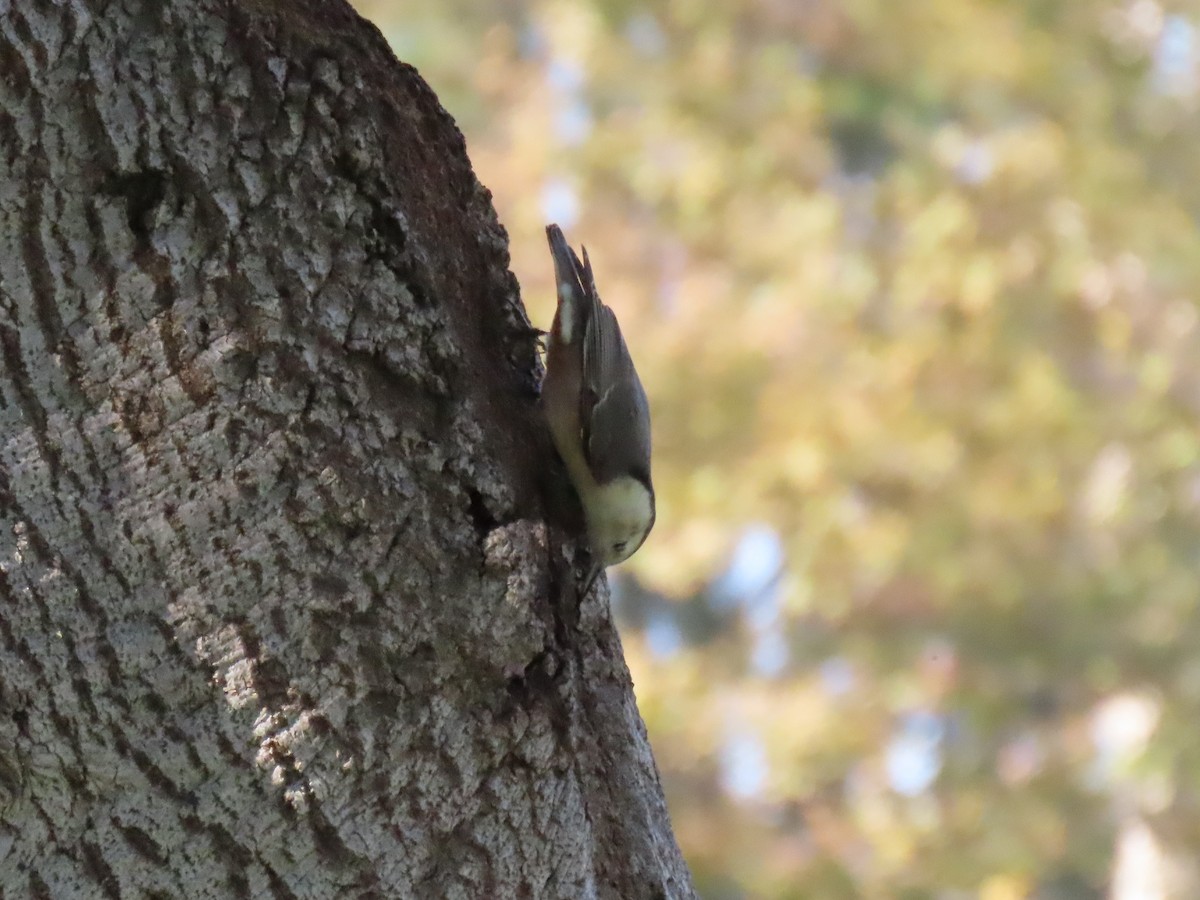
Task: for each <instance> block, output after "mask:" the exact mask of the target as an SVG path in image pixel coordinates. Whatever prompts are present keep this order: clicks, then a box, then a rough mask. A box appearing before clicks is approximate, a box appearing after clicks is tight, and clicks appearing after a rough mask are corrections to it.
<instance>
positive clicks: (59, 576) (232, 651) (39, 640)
mask: <svg viewBox="0 0 1200 900" xmlns="http://www.w3.org/2000/svg"><path fill="white" fill-rule="evenodd" d="M0 74H2V75H3V78H2V79H0V894H2V895H3V896H4V897H28V896H32V897H41V898H55V900H63V898H73V897H83V898H94V897H112V898H118V897H120V898H126V897H142V896H147V897H164V898H165V897H171V898H174V897H227V896H232V897H254V898H258V897H282V898H292V897H338V898H341V897H464V898H468V897H469V898H475V897H497V898H504V897H570V898H576V897H619V898H637V897H687V896H691V895H692V888H691V885H690V881H689V877H688V874H687V871H686V869H685V867H684V865H683V862H682V861H681V858H680V855H679V851H678V849H677V847H676V845H675V841H674V838H673V837H672V834H671V831H670V826H669V823H668V819H667V814H666V808H665V805H664V802H663V798H662V792H661V788H660V785H659V782H658V776H657V773H656V771H655V767H654V763H653V760H652V758H651V756H650V751H649V747H648V744H647V740H646V735H645V730H644V728H643V727H642V724H641V720H640V718H639V717H638V714H637V710H636V707H635V705H634V701H633V696H632V692H631V685H630V679H629V675H628V672H627V670H626V668H625V666H624V663H623V661H622V657H621V649H620V644H619V642H618V639H617V636H616V633H615V631H614V630H613V625H612V622H611V619H610V616H609V612H608V609H607V607H606V605H604V604H602V603H601V602H600V601H598V600H596V599H595V598H594V596H593V599H592V600H591V601H588V602H585V603H584V604H583V605H582V606H580V605H579V601H578V599H577V597H576V589H575V586H574V575H573V572H572V566H571V564H570V558H571V556H570V554H571V547H572V544H571V542H570V541H569V540H567V538H566V537H565V535H566V532H565V531H564V530H563V529H561V528H559V527H557V526H550V525H546V524H545V522H546V516H545V515H544V513H543V501H542V499H541V497H542V490H541V486H540V480H539V476H538V473H539V472H541V471H543V470H554V464H553V462H552V456H551V455H550V451H549V449H548V447H549V444H548V442H547V441H546V440H545V438H544V436H543V431H542V429H541V426H540V420H539V419H538V416H537V411H536V406H535V397H534V385H535V384H536V380H537V362H536V355H535V348H534V344H533V342H532V340H531V338H530V334H529V333H528V330H527V326H526V323H525V320H524V313H523V310H522V308H521V305H520V300H519V297H518V291H517V285H516V282H515V280H514V279H513V277H512V275H511V274H510V273H509V272H508V269H507V262H508V260H507V248H506V236H505V234H504V231H503V229H502V228H501V227H500V226H499V224H498V223H497V221H496V216H495V212H494V211H493V209H492V206H491V203H490V199H489V195H488V193H487V192H486V191H485V190H484V189H483V188H481V187H480V185H479V184H478V182H477V181H476V180H475V177H474V175H473V174H472V172H471V168H470V164H469V162H468V160H467V156H466V151H465V148H464V145H463V140H462V136H461V135H460V134H459V133H458V131H457V130H456V129H455V127H454V124H453V123H452V121H451V120H450V118H449V117H448V116H447V115H446V113H445V112H444V111H443V110H442V108H441V107H440V106H439V104H438V102H437V100H436V98H435V97H434V96H433V94H432V93H431V92H430V90H429V89H428V88H427V87H426V86H425V84H424V83H423V82H422V81H421V79H420V78H419V77H418V76H417V74H416V72H415V71H413V70H412V69H411V68H408V67H406V66H404V65H401V64H399V63H397V62H396V60H395V59H394V58H393V56H392V54H391V52H390V51H389V50H388V48H387V46H386V44H385V43H384V41H383V39H382V38H381V36H380V35H379V33H378V32H377V31H376V30H375V29H374V28H372V27H371V26H370V25H369V24H367V23H366V22H364V21H363V20H361V19H359V18H358V17H357V16H356V15H355V14H354V13H353V12H352V11H351V10H350V9H349V8H348V7H347V6H346V5H345V4H344V3H342V2H340V0H329V2H319V0H304V2H296V0H278V2H271V0H253V2H251V0H243V2H225V0H195V2H186V0H173V2H163V0H144V2H138V0H126V2H110V3H101V2H98V0H93V2H83V0H73V2H70V0H67V2H63V0H58V2H52V0H20V2H16V0H11V2H10V0H0ZM546 264H547V265H549V264H550V262H549V258H547V263H546Z"/></svg>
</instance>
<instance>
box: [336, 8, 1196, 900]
mask: <svg viewBox="0 0 1200 900" xmlns="http://www.w3.org/2000/svg"><path fill="white" fill-rule="evenodd" d="M357 6H358V8H359V10H360V11H361V12H362V13H363V14H364V15H365V16H367V17H368V18H370V19H372V20H373V21H374V22H376V23H377V24H378V26H379V27H380V29H381V30H382V31H383V33H384V35H385V36H386V37H387V38H388V40H389V41H390V42H391V43H392V45H393V47H394V48H395V50H396V53H397V55H398V56H399V57H400V58H401V59H403V60H405V61H407V62H410V63H412V64H414V65H415V66H417V68H418V69H419V70H420V71H421V73H422V74H423V75H424V77H425V78H426V80H427V81H428V82H429V83H430V84H431V85H432V87H433V88H434V90H436V92H437V93H438V95H439V97H440V98H441V100H442V102H443V104H444V105H445V106H446V107H447V108H448V109H449V110H450V112H451V113H452V114H453V115H454V116H455V118H456V119H457V121H458V122H459V125H460V127H461V128H462V130H463V132H464V133H465V135H466V138H467V145H468V149H469V152H470V154H471V158H472V160H473V162H474V165H475V168H476V171H477V172H478V174H479V176H480V179H481V180H482V181H483V183H484V184H485V185H487V186H488V187H489V188H490V189H491V190H492V191H493V193H494V195H495V202H496V206H497V208H498V210H499V213H500V218H501V221H502V222H503V223H504V224H505V226H506V227H507V228H508V231H509V234H510V236H511V238H512V255H513V268H514V271H515V272H516V274H517V276H518V278H519V279H520V282H521V284H522V287H523V294H524V300H525V303H526V305H527V306H528V308H529V310H530V314H531V317H532V318H533V320H534V322H535V323H538V324H541V325H543V326H544V327H548V325H549V321H550V319H551V316H552V312H553V296H554V288H553V281H552V275H551V266H550V259H549V256H548V253H547V250H546V244H545V239H544V235H543V226H544V224H545V223H546V222H548V221H557V222H559V223H560V224H562V225H563V226H564V228H565V229H566V231H567V234H568V237H569V238H570V239H571V241H572V242H573V243H575V244H578V243H580V242H583V243H586V244H587V246H588V248H589V251H590V253H591V256H592V260H593V263H594V265H595V267H596V272H597V280H598V282H599V286H600V290H601V292H602V294H603V296H604V298H605V300H606V301H607V302H608V303H609V304H610V305H611V306H613V307H614V309H615V310H616V311H617V313H618V315H619V316H620V319H621V322H622V325H623V327H624V329H625V332H626V334H627V335H628V336H630V344H631V348H632V352H633V355H634V358H635V359H636V360H637V363H638V366H639V369H640V371H641V373H642V377H643V380H644V381H645V384H646V387H647V390H648V391H649V393H650V397H651V403H652V405H653V411H654V412H653V415H654V426H655V483H656V487H657V491H658V497H659V515H658V524H657V527H656V529H655V531H654V533H653V535H652V536H651V538H650V540H649V541H648V542H647V544H646V546H645V547H644V548H643V550H642V551H641V552H640V553H639V554H638V555H637V556H636V557H635V558H634V559H633V560H631V562H630V563H629V564H627V565H626V566H625V567H624V568H623V569H622V570H621V571H620V572H619V573H615V577H614V579H613V580H614V582H615V594H616V597H615V601H614V602H615V604H616V609H617V614H618V617H619V621H620V623H621V626H622V632H623V635H624V641H625V649H626V653H627V656H628V659H629V663H630V666H631V668H632V670H633V673H634V677H635V680H636V682H637V691H638V698H639V702H640V705H641V709H642V712H643V714H644V716H645V718H646V722H647V724H648V726H649V729H650V734H651V739H652V742H653V745H654V750H655V754H656V757H657V760H658V763H659V766H660V768H661V771H662V774H663V778H664V782H665V786H666V789H667V792H668V798H669V801H670V803H671V808H672V814H673V819H674V823H675V827H676V832H677V834H678V837H679V840H680V842H681V844H682V846H683V849H684V852H685V854H686V855H687V857H688V860H689V863H690V865H691V867H692V869H693V871H694V873H695V877H696V881H697V886H698V888H699V889H700V891H701V893H702V895H703V896H704V897H706V898H711V900H716V898H739V897H748V898H749V897H754V898H822V900H838V898H859V897H863V898H904V900H923V898H929V900H959V898H963V900H965V898H979V900H1021V898H1038V900H1091V898H1110V900H1166V898H1189V900H1194V898H1197V897H1200V610H1198V599H1200V586H1198V585H1200V581H1198V578H1197V575H1198V572H1200V429H1198V417H1200V352H1198V351H1200V329H1198V321H1197V319H1198V316H1197V311H1198V305H1197V304H1198V302H1200V296H1198V289H1200V233H1198V229H1197V226H1196V221H1197V220H1196V217H1197V213H1198V212H1200V144H1198V143H1197V141H1198V139H1200V118H1198V117H1197V112H1198V110H1197V106H1198V101H1200V36H1198V31H1197V26H1198V24H1200V7H1198V5H1197V3H1195V2H1188V3H1185V2H1168V0H1070V2H1056V0H911V2H905V3H899V2H892V0H725V2H720V3H718V2H715V0H710V2H702V0H654V2H635V0H505V2H497V3H478V2H475V0H407V2H404V3H400V2H386V0H357Z"/></svg>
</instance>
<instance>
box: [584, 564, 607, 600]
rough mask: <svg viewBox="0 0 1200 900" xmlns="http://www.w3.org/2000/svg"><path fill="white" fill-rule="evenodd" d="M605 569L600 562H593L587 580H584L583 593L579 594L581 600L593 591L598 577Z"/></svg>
mask: <svg viewBox="0 0 1200 900" xmlns="http://www.w3.org/2000/svg"><path fill="white" fill-rule="evenodd" d="M603 571H604V566H602V565H600V563H598V562H595V563H592V568H591V571H590V572H588V577H587V581H585V582H584V587H583V593H582V594H580V595H579V599H580V601H582V600H583V599H584V598H585V597H587V595H588V594H589V593H591V590H592V587H593V586H594V585H595V584H596V579H597V578H599V577H600V573H601V572H603Z"/></svg>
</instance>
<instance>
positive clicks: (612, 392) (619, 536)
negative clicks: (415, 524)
mask: <svg viewBox="0 0 1200 900" xmlns="http://www.w3.org/2000/svg"><path fill="white" fill-rule="evenodd" d="M546 238H547V239H548V240H549V241H550V255H551V256H552V257H553V258H554V277H555V283H556V284H557V286H558V310H557V311H556V312H555V314H554V325H553V326H552V327H551V329H550V334H549V338H548V340H547V342H546V376H545V379H544V380H543V381H542V407H543V409H544V410H545V413H546V419H547V421H548V422H549V424H550V434H551V436H552V437H553V439H554V445H555V446H556V447H557V448H558V452H559V455H560V456H562V459H563V462H564V463H565V464H566V467H567V474H568V475H570V477H571V482H572V484H574V486H575V491H576V492H577V493H578V494H579V500H580V502H581V504H582V505H583V514H584V519H585V520H586V523H587V531H588V543H589V545H590V546H591V551H592V568H591V571H590V572H589V573H588V578H587V581H586V582H585V584H584V588H583V594H582V595H581V596H587V593H588V591H590V590H591V588H592V584H593V583H594V582H595V580H596V577H597V576H598V575H599V574H600V572H601V570H603V569H604V568H605V567H607V566H612V565H616V564H617V563H619V562H622V561H623V560H626V559H628V558H629V557H630V556H632V555H633V553H634V552H635V551H636V550H637V549H638V548H639V547H640V546H642V542H643V541H645V540H646V536H647V535H648V534H649V533H650V529H651V528H653V527H654V486H653V484H652V483H651V481H650V404H649V403H648V402H647V400H646V392H645V391H644V390H643V389H642V382H641V379H639V378H638V374H637V369H635V368H634V366H633V360H632V359H631V358H630V356H629V349H628V348H627V347H626V346H625V339H624V338H623V337H622V336H621V326H619V325H618V324H617V317H616V316H615V315H613V311H612V310H611V309H609V308H608V307H607V306H605V305H604V304H603V303H602V302H601V301H600V295H599V294H598V293H596V282H595V279H594V278H593V276H592V265H591V262H589V260H588V255H587V248H584V249H583V262H582V263H581V262H580V261H579V257H578V256H576V255H575V251H574V250H572V249H571V247H570V246H569V245H568V244H567V239H566V238H565V237H563V233H562V229H560V228H559V227H558V226H557V225H549V226H547V228H546Z"/></svg>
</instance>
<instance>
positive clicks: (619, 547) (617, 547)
mask: <svg viewBox="0 0 1200 900" xmlns="http://www.w3.org/2000/svg"><path fill="white" fill-rule="evenodd" d="M613 551H614V552H616V553H624V552H625V541H617V542H616V543H615V544H613Z"/></svg>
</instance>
